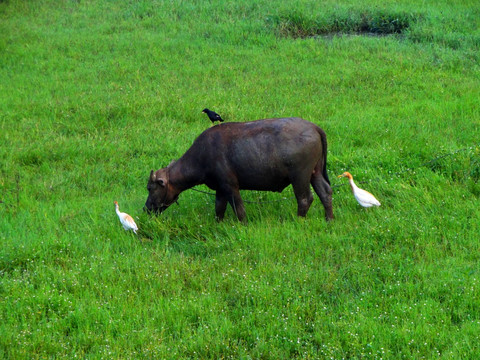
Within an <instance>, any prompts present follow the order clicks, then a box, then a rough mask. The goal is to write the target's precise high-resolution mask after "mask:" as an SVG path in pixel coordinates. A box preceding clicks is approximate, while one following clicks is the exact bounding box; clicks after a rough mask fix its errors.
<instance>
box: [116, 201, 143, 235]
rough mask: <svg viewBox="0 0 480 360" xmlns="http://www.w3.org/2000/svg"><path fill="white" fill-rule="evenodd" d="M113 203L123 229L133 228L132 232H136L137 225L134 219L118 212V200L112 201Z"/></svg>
mask: <svg viewBox="0 0 480 360" xmlns="http://www.w3.org/2000/svg"><path fill="white" fill-rule="evenodd" d="M114 204H115V211H116V213H117V215H118V218H119V219H120V222H121V223H122V225H123V228H124V229H125V230H133V232H134V233H135V234H136V233H137V230H138V227H137V224H135V221H134V220H133V218H132V217H131V216H130V215H128V214H126V213H123V212H120V210H119V209H118V202H116V201H114Z"/></svg>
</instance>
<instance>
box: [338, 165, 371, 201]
mask: <svg viewBox="0 0 480 360" xmlns="http://www.w3.org/2000/svg"><path fill="white" fill-rule="evenodd" d="M338 177H339V178H341V177H346V178H348V182H349V183H350V187H351V188H352V192H353V196H355V199H356V200H357V201H358V203H359V204H360V205H362V206H363V207H364V208H369V207H372V206H380V202H379V201H378V200H377V199H376V198H375V196H373V195H372V194H370V193H369V192H368V191H366V190H363V189H360V188H359V187H358V186H357V185H355V183H354V182H353V176H352V174H350V173H349V172H348V171H345V172H344V173H343V174H342V175H339V176H338Z"/></svg>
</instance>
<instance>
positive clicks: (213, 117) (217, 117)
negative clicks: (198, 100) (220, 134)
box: [202, 108, 223, 124]
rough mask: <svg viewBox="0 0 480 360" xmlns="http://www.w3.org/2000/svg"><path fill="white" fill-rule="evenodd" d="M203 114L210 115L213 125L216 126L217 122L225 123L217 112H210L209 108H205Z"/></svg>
mask: <svg viewBox="0 0 480 360" xmlns="http://www.w3.org/2000/svg"><path fill="white" fill-rule="evenodd" d="M202 113H205V114H207V115H208V118H209V119H210V121H211V122H212V124H214V123H215V121H220V122H223V119H222V118H221V117H220V115H218V114H217V113H216V112H215V111H212V110H208V109H207V108H205V109H203V110H202Z"/></svg>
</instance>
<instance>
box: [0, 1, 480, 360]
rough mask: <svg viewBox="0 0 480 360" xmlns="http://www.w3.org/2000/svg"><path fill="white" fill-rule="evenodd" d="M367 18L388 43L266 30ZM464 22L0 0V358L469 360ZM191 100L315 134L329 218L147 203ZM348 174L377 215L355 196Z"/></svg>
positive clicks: (444, 13)
mask: <svg viewBox="0 0 480 360" xmlns="http://www.w3.org/2000/svg"><path fill="white" fill-rule="evenodd" d="M362 14H364V15H362ZM365 14H366V15H365ZM378 14H383V15H384V17H385V18H387V19H390V17H391V16H399V14H400V15H405V16H406V18H408V19H410V20H411V21H410V20H409V23H408V24H409V26H408V28H405V30H404V31H402V35H401V36H400V35H398V34H397V35H393V36H382V37H371V36H351V34H349V35H344V34H335V35H331V34H330V35H329V36H316V37H303V36H302V37H300V38H295V39H293V38H290V37H285V36H283V35H285V33H284V32H282V26H284V25H285V23H284V22H282V21H283V20H285V19H290V20H289V21H293V20H292V19H300V20H302V21H303V23H304V24H303V25H302V26H304V25H305V24H306V25H309V24H319V23H321V21H326V20H328V21H333V22H335V21H336V22H337V23H339V24H342V23H345V21H346V20H345V19H347V20H350V19H354V20H355V19H362V16H367V15H368V16H367V17H369V18H372V19H376V18H378ZM383 15H382V16H383ZM476 15H478V7H477V5H476V3H474V2H469V1H464V2H461V3H458V4H457V3H456V4H455V5H452V4H450V3H449V2H428V1H427V2H417V1H413V0H412V1H402V2H387V3H380V2H376V1H372V2H369V3H351V2H350V3H347V2H343V3H339V4H337V3H334V2H322V3H318V2H314V1H294V2H291V1H288V2H287V1H282V2H278V3H275V4H272V3H271V2H267V1H260V2H233V1H227V0H215V1H209V2H206V1H203V2H195V1H191V2H162V1H146V0H145V1H138V2H126V3H119V2H112V1H103V2H100V1H48V0H45V1H35V2H22V1H17V0H7V1H2V2H0V53H1V54H2V55H1V57H0V93H1V94H2V96H0V201H1V203H0V214H1V216H0V240H1V241H2V247H1V249H0V357H1V358H6V359H35V358H52V357H55V358H73V357H80V358H95V359H96V358H114V359H116V358H118V359H119V358H171V359H178V358H266V359H281V358H284V359H290V358H327V357H329V358H335V359H337V358H391V359H398V358H407V359H412V358H434V357H440V358H462V359H463V358H471V359H475V358H478V355H479V353H480V350H479V347H478V344H479V335H478V334H479V329H480V309H479V305H478V304H480V293H479V287H478V281H479V280H478V279H479V268H478V262H479V254H480V252H479V250H480V249H479V242H478V233H479V225H478V223H479V222H478V219H479V215H480V214H479V210H478V201H479V194H480V186H479V183H478V181H479V176H480V170H479V169H480V168H479V153H480V147H479V145H480V144H479V143H478V133H479V126H480V112H479V110H478V106H477V103H478V98H479V95H480V94H479V87H478V71H479V68H478V36H479V33H478V28H479V27H478V16H476ZM367 17H365V19H366V18H367ZM302 21H300V22H299V24H302ZM352 24H354V23H352ZM304 27H305V26H304ZM335 31H337V30H335ZM353 31H356V30H353ZM342 32H344V31H342ZM347 32H348V33H351V32H352V31H347ZM394 32H395V31H394ZM312 34H313V33H312ZM287 35H288V34H287ZM313 35H317V34H316V33H315V34H313ZM205 107H209V108H211V109H214V110H215V111H218V112H219V113H220V114H222V117H223V118H225V119H226V120H227V121H248V120H254V119H259V118H264V117H279V116H301V117H303V118H305V119H307V120H310V121H313V122H315V123H317V124H319V125H320V126H321V127H322V128H323V129H325V131H326V132H327V136H328V143H329V153H328V173H329V176H330V179H331V181H332V184H333V185H334V200H333V203H334V213H335V216H336V220H335V221H333V222H330V223H325V221H324V220H323V207H322V206H321V204H320V201H319V200H318V199H315V201H314V203H313V205H312V208H311V209H310V211H309V213H308V216H307V218H306V219H298V218H297V217H296V216H295V213H296V204H295V200H294V199H293V198H292V197H293V193H292V191H291V189H290V188H288V189H286V190H285V191H284V192H283V193H282V194H273V193H262V192H243V193H242V195H243V197H244V199H245V200H249V201H250V202H249V203H247V204H246V211H247V217H248V221H249V222H248V225H242V224H239V223H238V222H237V221H235V217H234V215H233V213H232V211H231V209H228V211H227V215H226V219H225V221H224V222H223V223H216V222H215V220H214V198H213V197H212V196H210V195H208V194H203V193H198V192H194V191H187V192H185V193H183V194H182V195H181V197H180V200H179V205H178V206H177V205H172V207H171V208H169V209H168V210H167V211H166V212H165V213H164V214H162V215H161V216H159V217H150V216H147V215H146V214H144V213H143V211H142V207H143V204H144V202H145V200H146V196H147V192H146V182H147V177H148V174H149V172H150V170H151V169H158V168H160V167H163V166H166V165H168V163H169V162H170V161H171V160H172V159H176V158H178V157H180V156H181V155H182V154H183V153H184V152H185V151H186V149H187V148H188V147H189V145H190V144H191V143H192V142H193V140H194V139H195V138H196V136H198V134H199V133H200V132H201V131H203V130H204V129H206V128H207V127H208V126H210V122H209V120H208V119H207V118H206V117H204V115H203V114H201V110H202V109H203V108H205ZM459 150H460V151H459ZM449 154H450V155H449ZM443 155H446V156H444V157H442V156H443ZM345 170H348V171H350V172H351V173H352V174H353V175H354V177H355V180H356V181H357V183H359V185H360V186H361V187H364V188H365V189H367V190H369V191H371V192H373V193H374V194H375V196H377V198H378V199H379V200H380V201H381V203H382V206H381V207H380V208H378V209H369V210H368V211H365V210H364V209H362V208H360V207H359V205H357V203H356V202H355V199H354V198H353V196H352V194H351V193H350V192H349V188H348V187H347V186H344V185H345V184H344V183H343V182H341V181H340V180H337V179H336V177H335V175H338V174H341V173H342V172H343V171H345ZM199 189H201V190H205V191H206V190H208V189H207V188H206V187H204V186H202V187H199ZM114 200H117V201H118V202H119V204H120V208H121V210H122V211H125V212H127V213H129V214H131V215H132V216H134V218H135V219H136V221H137V224H138V225H139V227H140V234H139V236H134V235H133V234H132V233H127V232H124V231H123V229H122V228H121V226H120V223H119V222H118V218H117V217H116V214H115V212H114V206H113V201H114Z"/></svg>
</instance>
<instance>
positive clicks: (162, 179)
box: [157, 178, 167, 187]
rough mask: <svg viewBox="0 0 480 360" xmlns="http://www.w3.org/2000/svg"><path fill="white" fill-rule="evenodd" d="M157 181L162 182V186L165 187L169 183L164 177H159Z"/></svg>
mask: <svg viewBox="0 0 480 360" xmlns="http://www.w3.org/2000/svg"><path fill="white" fill-rule="evenodd" d="M157 182H158V183H159V184H160V186H162V187H165V186H166V185H167V179H164V178H158V179H157Z"/></svg>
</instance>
